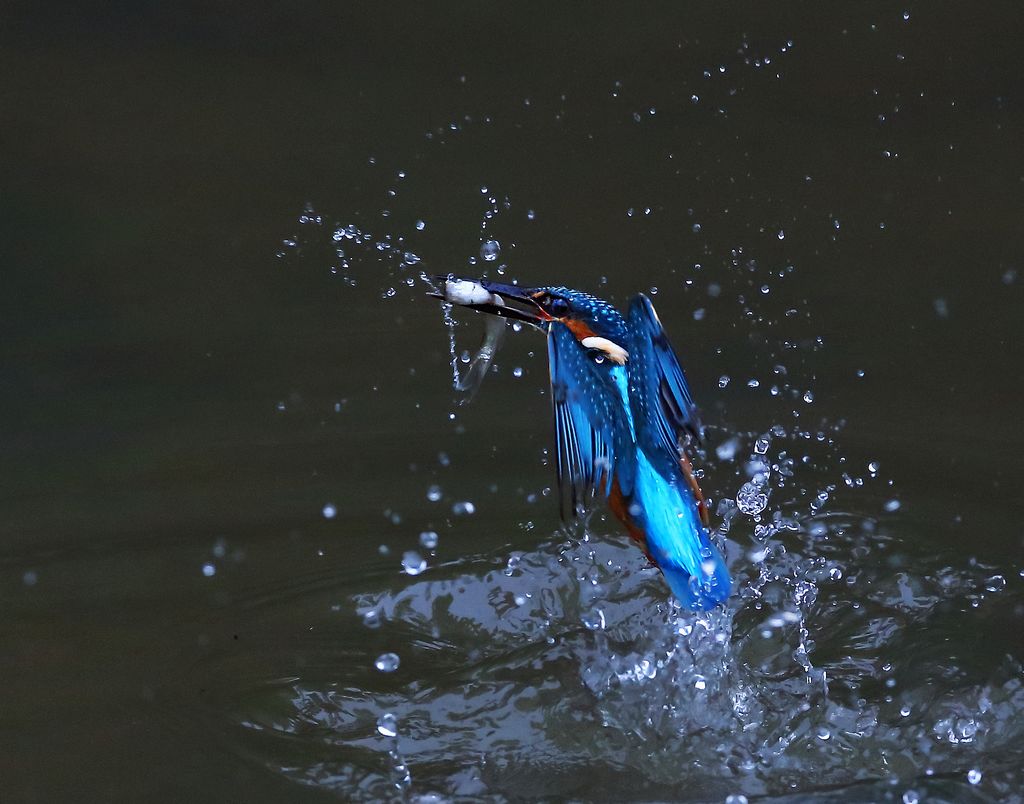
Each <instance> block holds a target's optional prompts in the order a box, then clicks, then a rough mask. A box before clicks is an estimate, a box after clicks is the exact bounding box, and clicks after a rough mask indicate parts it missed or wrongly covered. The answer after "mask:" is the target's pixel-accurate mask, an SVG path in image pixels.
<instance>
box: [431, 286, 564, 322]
mask: <svg viewBox="0 0 1024 804" xmlns="http://www.w3.org/2000/svg"><path fill="white" fill-rule="evenodd" d="M432 281H433V283H434V285H435V288H436V289H435V290H434V291H433V292H431V293H428V294H427V295H428V296H433V297H434V298H435V299H442V300H443V301H446V302H449V303H451V304H458V305H460V306H462V307H468V308H469V309H470V310H477V311H479V312H481V313H491V314H492V315H500V316H502V317H504V318H511V319H513V320H515V321H524V322H526V323H527V324H533V325H534V326H541V325H542V324H543V323H544V321H546V320H547V319H546V317H545V316H543V315H541V308H540V306H539V305H538V304H537V302H536V301H534V299H533V295H532V294H534V293H536V292H537V291H536V289H535V288H521V287H518V286H516V285H505V284H502V283H501V282H492V281H491V280H489V279H464V278H463V277H459V276H455V275H454V274H449V275H448V276H435V277H433V280H432ZM470 285H475V286H476V287H477V292H475V293H473V294H471V296H466V298H465V300H464V299H463V298H462V294H461V291H463V290H464V289H466V288H468V287H469V286H470ZM480 288H482V289H483V291H486V293H484V292H480V291H479V289H480ZM488 295H493V296H498V297H500V298H501V300H502V301H509V302H515V303H516V304H517V305H519V306H515V307H513V306H511V305H508V304H499V303H495V302H494V301H493V300H492V299H488V298H487V296H488ZM478 298H479V300H477V299H478Z"/></svg>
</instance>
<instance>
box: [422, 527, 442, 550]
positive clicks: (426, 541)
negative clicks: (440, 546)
mask: <svg viewBox="0 0 1024 804" xmlns="http://www.w3.org/2000/svg"><path fill="white" fill-rule="evenodd" d="M437 542H438V536H437V533H435V532H434V531H432V530H425V531H423V533H421V534H420V546H421V547H423V548H424V549H426V550H434V549H436V548H437Z"/></svg>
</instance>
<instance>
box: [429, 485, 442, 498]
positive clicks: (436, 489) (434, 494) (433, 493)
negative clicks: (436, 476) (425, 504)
mask: <svg viewBox="0 0 1024 804" xmlns="http://www.w3.org/2000/svg"><path fill="white" fill-rule="evenodd" d="M441 495H442V492H441V487H440V486H438V485H437V484H436V483H435V484H434V485H432V486H430V488H428V489H427V499H428V500H430V501H431V502H437V501H438V500H440V499H441Z"/></svg>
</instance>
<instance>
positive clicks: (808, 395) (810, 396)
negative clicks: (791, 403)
mask: <svg viewBox="0 0 1024 804" xmlns="http://www.w3.org/2000/svg"><path fill="white" fill-rule="evenodd" d="M813 401H814V392H813V391H804V402H806V403H807V404H808V405H809V404H811V403H812V402H813Z"/></svg>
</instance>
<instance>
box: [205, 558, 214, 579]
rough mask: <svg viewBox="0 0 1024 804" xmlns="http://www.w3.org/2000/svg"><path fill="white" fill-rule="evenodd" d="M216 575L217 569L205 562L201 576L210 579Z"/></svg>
mask: <svg viewBox="0 0 1024 804" xmlns="http://www.w3.org/2000/svg"><path fill="white" fill-rule="evenodd" d="M216 574H217V567H215V566H214V565H213V564H212V563H211V562H209V561H207V562H206V563H205V564H203V575H205V576H206V577H207V578H212V577H213V576H214V575H216Z"/></svg>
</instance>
